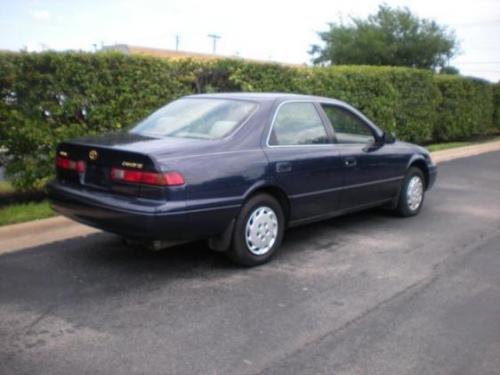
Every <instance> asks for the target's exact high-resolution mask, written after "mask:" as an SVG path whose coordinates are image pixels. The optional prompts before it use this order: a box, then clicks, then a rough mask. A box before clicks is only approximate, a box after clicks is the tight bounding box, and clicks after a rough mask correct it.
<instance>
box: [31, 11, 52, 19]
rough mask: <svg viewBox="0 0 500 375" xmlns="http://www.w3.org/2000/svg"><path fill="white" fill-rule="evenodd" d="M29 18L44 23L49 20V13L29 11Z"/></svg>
mask: <svg viewBox="0 0 500 375" xmlns="http://www.w3.org/2000/svg"><path fill="white" fill-rule="evenodd" d="M29 12H30V16H31V18H33V19H34V20H37V21H45V20H48V19H49V18H50V12H49V11H48V10H45V9H37V10H30V11H29Z"/></svg>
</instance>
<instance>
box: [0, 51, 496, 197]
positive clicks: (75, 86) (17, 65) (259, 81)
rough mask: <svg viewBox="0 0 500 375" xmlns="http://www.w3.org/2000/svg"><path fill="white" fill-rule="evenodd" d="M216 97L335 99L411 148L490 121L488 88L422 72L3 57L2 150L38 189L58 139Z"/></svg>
mask: <svg viewBox="0 0 500 375" xmlns="http://www.w3.org/2000/svg"><path fill="white" fill-rule="evenodd" d="M213 91H275V92H276V91H281V92H297V93H305V94H314V95H322V96H327V97H335V98H338V99H341V100H345V101H347V102H349V103H350V104H352V105H354V106H355V107H357V108H358V109H360V110H361V111H362V112H364V113H365V114H366V115H367V116H368V117H370V118H371V119H372V120H374V122H375V123H377V124H378V125H379V126H380V127H381V128H383V129H385V130H387V131H395V132H396V133H397V135H398V138H400V139H403V140H408V141H413V142H429V141H433V140H443V139H449V140H451V139H459V138H463V137H467V136H469V135H471V134H481V133H483V132H484V131H485V129H487V128H488V127H491V121H492V117H493V102H492V95H493V91H492V89H491V87H490V85H489V84H487V83H485V82H482V81H477V80H470V79H464V78H457V77H455V78H451V77H447V76H443V77H435V76H433V75H432V73H430V72H428V71H424V70H418V69H410V68H395V67H369V66H336V67H328V68H319V67H316V68H309V67H288V66H282V65H278V64H261V63H251V62H244V61H238V60H213V61H208V62H207V61H194V60H166V59H157V58H150V57H130V56H125V55H121V54H113V53H105V54H100V53H98V54H91V53H55V52H47V53H0V147H2V146H3V147H6V148H7V149H8V153H9V163H8V165H7V174H8V176H9V177H10V178H11V179H12V180H13V182H14V184H15V186H16V187H17V188H19V189H31V188H36V187H39V186H41V185H43V183H44V182H45V181H46V180H47V178H49V177H50V176H51V174H52V171H53V166H52V164H53V161H52V159H53V155H54V154H53V151H54V148H55V145H56V144H57V143H58V142H60V141H61V140H63V139H67V138H71V137H75V136H79V135H83V134H94V133H101V132H105V131H109V130H116V129H120V128H122V127H124V126H127V125H129V124H133V123H134V122H136V121H137V120H139V119H140V118H142V117H144V116H145V115H146V114H148V113H150V112H151V111H153V110H154V109H156V108H158V107H160V106H161V105H163V104H165V103H167V102H169V101H171V100H173V99H175V98H178V97H180V96H183V95H186V94H190V93H197V92H213ZM497 97H498V96H497Z"/></svg>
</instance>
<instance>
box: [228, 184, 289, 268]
mask: <svg viewBox="0 0 500 375" xmlns="http://www.w3.org/2000/svg"><path fill="white" fill-rule="evenodd" d="M265 208H269V209H271V210H272V213H274V215H275V217H276V221H277V223H276V227H275V229H276V235H275V236H273V235H272V233H271V234H269V238H275V239H274V243H273V244H272V246H271V247H270V248H269V249H268V250H265V252H264V253H263V254H256V253H255V252H258V250H256V249H255V248H254V249H253V251H252V250H251V248H250V247H249V246H248V244H247V239H246V230H247V224H248V223H249V219H250V217H251V216H252V214H254V213H255V214H258V213H257V211H258V210H259V209H260V211H259V212H263V213H264V214H266V215H268V216H269V215H271V216H272V213H271V212H270V210H266V209H265ZM254 220H256V218H255V219H254ZM252 222H253V220H252ZM249 225H250V224H249ZM264 230H265V229H264ZM284 230H285V216H284V214H283V208H282V207H281V205H280V204H279V202H278V201H277V200H276V199H274V198H273V197H272V196H270V195H268V194H258V195H255V196H253V197H251V198H250V199H249V200H248V201H247V202H246V203H245V204H244V205H243V208H242V209H241V211H240V213H239V215H238V218H237V219H236V222H235V225H234V232H233V238H232V242H231V247H230V249H229V250H228V251H227V252H226V254H227V256H229V258H230V259H231V260H232V261H234V262H235V263H237V264H239V265H242V266H246V267H252V266H258V265H260V264H264V263H266V262H268V261H269V260H270V259H271V258H272V257H273V255H274V254H275V253H276V250H277V249H278V248H279V247H280V245H281V241H282V240H283V233H284ZM266 238H267V237H266ZM269 242H270V243H271V242H272V241H269ZM264 249H265V247H264V248H262V249H261V250H262V251H264Z"/></svg>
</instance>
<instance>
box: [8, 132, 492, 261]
mask: <svg viewBox="0 0 500 375" xmlns="http://www.w3.org/2000/svg"><path fill="white" fill-rule="evenodd" d="M498 150H500V141H496V142H489V143H483V144H478V145H471V146H465V147H457V148H453V149H449V150H442V151H436V152H433V153H431V156H432V160H433V161H434V162H435V163H443V162H446V161H449V160H454V159H460V158H465V157H469V156H475V155H479V154H483V153H486V152H492V151H498ZM97 232H99V230H98V229H94V228H91V227H88V226H86V225H82V224H78V223H76V222H74V221H72V220H69V219H66V218H65V217H62V216H57V217H54V218H50V219H43V220H36V221H30V222H27V223H22V224H13V225H6V226H4V227H0V255H2V254H6V253H9V252H13V251H17V250H21V249H25V248H29V247H34V246H40V245H45V244H48V243H51V242H55V241H62V240H65V239H68V238H74V237H78V236H87V235H89V234H92V233H97Z"/></svg>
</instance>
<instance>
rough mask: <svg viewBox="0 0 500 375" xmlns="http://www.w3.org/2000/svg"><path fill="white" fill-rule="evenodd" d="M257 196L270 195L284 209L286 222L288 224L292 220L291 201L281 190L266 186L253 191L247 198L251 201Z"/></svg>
mask: <svg viewBox="0 0 500 375" xmlns="http://www.w3.org/2000/svg"><path fill="white" fill-rule="evenodd" d="M257 194H269V195H270V196H272V197H273V198H275V199H276V200H277V201H278V202H279V204H280V205H281V207H282V208H283V214H284V215H285V221H286V222H288V219H289V218H290V200H289V199H288V196H287V195H286V193H285V192H284V191H283V190H282V189H280V188H279V187H276V186H265V187H261V188H258V189H257V190H255V191H253V192H252V193H251V194H250V195H249V196H248V198H247V200H248V199H250V198H251V197H253V196H255V195H257Z"/></svg>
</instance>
